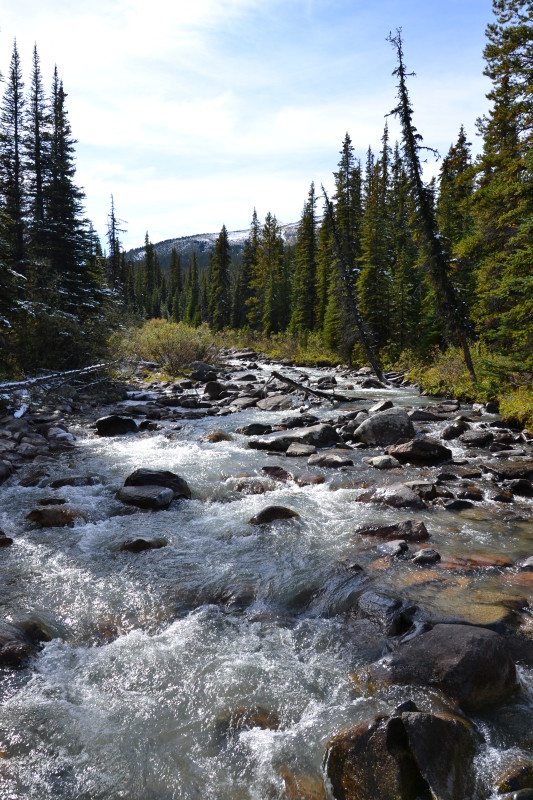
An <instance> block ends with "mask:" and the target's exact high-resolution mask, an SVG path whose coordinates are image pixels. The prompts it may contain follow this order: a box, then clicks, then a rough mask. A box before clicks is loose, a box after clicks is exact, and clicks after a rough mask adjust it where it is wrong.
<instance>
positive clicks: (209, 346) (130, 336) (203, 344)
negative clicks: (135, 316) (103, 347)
mask: <svg viewBox="0 0 533 800" xmlns="http://www.w3.org/2000/svg"><path fill="white" fill-rule="evenodd" d="M110 349H111V352H112V353H113V355H114V356H115V357H116V358H125V359H128V360H132V361H155V362H156V363H157V364H159V366H160V367H161V369H163V370H165V372H167V373H168V374H169V375H179V374H180V372H182V370H183V369H184V368H185V367H187V366H188V365H189V364H190V363H191V361H210V360H212V359H214V358H216V355H217V352H218V347H217V343H216V341H215V337H214V336H213V334H212V333H211V331H210V330H209V328H208V327H207V325H200V327H198V328H191V327H189V326H188V325H185V324H184V323H183V322H177V323H176V322H169V321H168V320H165V319H150V320H148V321H147V322H145V323H144V324H143V325H142V327H140V328H136V327H131V328H128V329H127V330H125V331H124V330H122V331H117V332H116V333H114V334H113V336H112V337H111V340H110Z"/></svg>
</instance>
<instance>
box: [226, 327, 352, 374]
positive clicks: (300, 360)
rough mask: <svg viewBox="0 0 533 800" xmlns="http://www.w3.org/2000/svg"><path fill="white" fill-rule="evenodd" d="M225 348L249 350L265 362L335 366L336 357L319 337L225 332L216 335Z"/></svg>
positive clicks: (257, 332)
mask: <svg viewBox="0 0 533 800" xmlns="http://www.w3.org/2000/svg"><path fill="white" fill-rule="evenodd" d="M217 341H218V343H219V344H220V345H221V346H224V347H234V346H235V347H251V348H253V349H254V350H256V351H257V352H259V353H263V354H264V355H265V356H267V357H268V358H273V359H277V360H281V361H291V362H294V363H295V364H299V365H301V366H309V367H313V366H324V367H327V366H336V365H337V364H338V363H339V355H338V353H336V352H335V351H333V350H331V349H329V348H328V347H327V346H326V345H325V344H324V342H323V340H322V336H321V335H320V334H318V333H312V332H311V333H309V332H307V333H303V334H301V335H299V336H295V335H291V334H289V333H287V332H285V333H276V334H272V335H271V336H264V335H263V334H261V333H260V332H259V331H252V330H250V328H243V329H241V330H237V331H236V330H225V331H223V332H222V333H220V334H218V335H217Z"/></svg>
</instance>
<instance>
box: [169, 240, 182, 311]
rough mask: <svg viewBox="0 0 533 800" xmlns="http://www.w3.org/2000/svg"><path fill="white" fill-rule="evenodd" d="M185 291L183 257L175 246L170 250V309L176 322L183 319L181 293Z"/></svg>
mask: <svg viewBox="0 0 533 800" xmlns="http://www.w3.org/2000/svg"><path fill="white" fill-rule="evenodd" d="M182 292H183V285H182V277H181V257H180V256H179V254H178V251H177V250H176V248H175V247H173V248H172V250H171V252H170V267H169V281H168V310H169V315H170V318H171V319H172V320H173V321H174V322H179V321H180V319H181V295H182Z"/></svg>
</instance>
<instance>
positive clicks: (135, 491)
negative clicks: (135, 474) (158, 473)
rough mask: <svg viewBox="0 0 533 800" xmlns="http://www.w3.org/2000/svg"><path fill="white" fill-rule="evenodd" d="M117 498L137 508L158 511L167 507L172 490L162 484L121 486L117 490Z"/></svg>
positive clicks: (172, 493)
mask: <svg viewBox="0 0 533 800" xmlns="http://www.w3.org/2000/svg"><path fill="white" fill-rule="evenodd" d="M117 499H118V500H121V501H122V502H123V503H127V504H128V505H131V506H136V507H137V508H150V509H152V510H153V511H160V510H162V509H165V508H168V507H169V505H170V504H171V502H172V501H173V500H174V492H173V490H172V489H168V488H166V487H163V486H123V487H122V489H119V490H118V492H117Z"/></svg>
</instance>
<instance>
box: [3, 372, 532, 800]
mask: <svg viewBox="0 0 533 800" xmlns="http://www.w3.org/2000/svg"><path fill="white" fill-rule="evenodd" d="M285 371H286V372H287V374H293V375H296V373H291V372H290V371H287V370H285ZM301 372H302V370H298V374H299V373H301ZM308 372H309V373H310V374H311V376H312V377H316V375H317V374H323V373H314V372H313V371H312V370H311V371H308ZM339 388H340V389H342V386H341V387H339ZM353 394H354V396H355V395H356V396H357V398H360V400H358V401H354V404H353V405H350V404H348V405H343V406H341V407H340V408H337V409H332V407H331V406H329V405H328V404H327V403H326V404H324V405H320V406H317V407H314V408H312V409H311V411H312V412H313V413H314V414H316V415H317V416H319V417H320V418H321V419H324V420H326V419H332V418H335V417H336V416H338V414H339V413H342V412H344V411H349V410H353V409H357V408H361V407H363V406H365V405H366V407H367V408H368V407H369V405H372V404H373V403H374V402H375V401H376V400H378V399H380V398H381V397H383V396H384V394H385V395H386V397H387V398H388V399H391V400H392V401H393V403H394V404H395V405H405V406H427V405H428V404H430V403H431V401H429V400H428V398H422V397H419V396H418V395H417V393H416V392H415V391H414V390H412V389H391V390H387V391H386V393H384V392H383V391H379V390H360V389H358V390H357V391H356V392H354V393H353ZM134 408H135V403H131V407H130V411H131V412H132V415H133V416H135V413H134ZM298 413H299V411H298V409H297V408H295V410H294V411H292V412H291V411H289V412H287V411H284V412H260V411H258V410H257V409H253V408H252V409H249V410H247V411H243V412H240V413H237V414H232V415H229V416H226V417H216V418H213V417H204V418H200V419H187V420H183V421H181V422H180V425H181V428H180V429H177V428H178V427H179V426H177V425H176V423H172V422H168V423H163V427H162V429H161V430H160V431H154V432H146V433H142V434H135V435H127V436H121V437H120V436H118V437H113V438H99V437H97V436H95V435H94V432H93V431H92V430H90V428H89V427H88V426H87V425H86V424H83V425H82V424H81V423H80V424H79V425H78V426H77V427H76V426H74V425H73V426H72V427H71V430H72V432H73V433H74V434H75V435H76V437H77V441H76V447H75V449H74V450H72V451H69V452H66V453H61V454H60V455H58V456H57V459H56V460H55V461H54V463H53V464H52V473H53V477H64V476H68V475H94V476H97V482H96V481H95V483H94V485H92V486H84V487H79V488H76V487H72V486H67V487H64V488H62V489H58V490H55V491H53V490H51V489H50V488H46V487H45V486H35V487H32V488H24V487H22V486H20V485H18V484H16V483H13V482H11V481H8V482H7V483H6V484H4V485H3V486H2V487H1V488H0V527H1V528H2V529H3V530H4V531H5V533H6V534H7V535H11V536H13V538H14V540H15V543H14V545H13V546H12V547H10V548H9V549H5V550H3V551H2V552H1V553H0V556H1V567H2V582H1V585H0V602H1V604H2V608H3V618H4V619H5V620H7V621H12V622H20V621H28V620H34V621H37V622H38V623H39V624H40V625H41V627H44V628H45V629H46V630H47V631H48V633H49V635H50V638H51V640H50V641H49V642H47V643H45V644H44V646H43V647H42V649H41V650H40V652H39V653H38V655H37V656H36V657H35V658H34V659H32V660H31V662H30V664H29V666H28V667H26V668H24V669H22V670H18V671H11V670H4V671H2V672H0V696H1V705H0V797H2V798H3V800H20V799H21V798H35V799H36V800H49V799H50V800H51V798H54V799H55V800H74V799H75V800H104V798H105V800H119V798H121V799H122V798H124V800H177V799H178V798H179V800H196V798H198V800H200V798H201V799H202V800H268V799H270V798H272V799H273V800H274V799H276V798H279V799H280V800H281V798H286V797H288V796H289V795H288V793H287V790H286V786H287V783H286V777H287V775H306V776H308V777H309V781H310V785H313V786H315V785H319V784H320V781H321V777H322V772H321V762H322V757H323V753H324V748H325V744H326V742H327V741H328V739H329V738H330V737H331V736H332V735H333V734H334V733H336V732H338V731H339V730H341V729H342V728H344V727H346V726H349V725H353V724H355V723H357V722H360V721H362V720H364V719H367V718H371V717H373V716H374V715H375V714H376V713H391V711H392V710H393V709H394V708H395V706H396V705H397V704H398V703H399V702H401V701H402V700H404V699H406V698H407V697H412V698H414V699H415V700H416V702H417V703H418V704H419V706H420V707H421V708H427V709H429V708H431V707H436V706H435V704H437V705H438V702H439V701H438V700H436V699H435V698H434V697H432V696H431V695H428V694H427V693H424V692H422V691H417V690H414V689H412V688H407V687H402V688H398V687H396V688H393V689H389V690H387V691H382V692H380V693H378V694H377V695H374V696H365V695H363V694H362V693H361V691H360V690H359V689H358V688H357V686H356V684H355V683H354V682H353V680H352V679H351V675H352V674H353V672H354V671H355V670H356V669H357V668H358V667H360V666H362V665H364V664H366V663H369V662H370V661H373V660H375V659H377V658H379V657H381V655H383V654H385V653H386V652H387V651H388V650H389V649H390V645H391V641H390V640H387V638H386V637H385V636H384V635H383V634H380V633H379V632H377V631H376V629H375V628H374V627H373V626H372V625H371V624H370V623H369V621H368V620H362V619H357V618H356V617H355V615H354V614H353V613H350V609H351V608H353V606H354V604H355V600H356V598H357V596H358V594H360V593H361V592H362V591H363V590H364V589H368V588H374V589H376V590H378V591H382V592H384V593H386V594H390V595H394V596H399V597H401V598H404V599H407V600H411V601H412V602H413V603H417V604H418V605H419V606H421V607H422V608H423V609H424V610H425V611H426V612H427V613H429V614H433V615H434V616H435V617H438V618H440V619H451V618H454V619H464V620H466V621H473V622H479V621H480V620H481V622H482V623H483V624H485V623H486V624H491V623H492V622H493V621H494V620H497V619H499V616H498V615H500V616H501V609H502V606H503V607H505V608H508V609H510V613H511V612H512V610H513V609H517V608H519V609H521V614H522V624H529V625H530V624H531V623H530V617H528V613H530V611H531V605H529V609H528V607H527V601H529V603H531V595H530V594H529V596H528V591H530V588H528V587H531V583H530V582H529V583H527V582H524V581H523V578H522V577H521V576H520V573H518V572H517V571H513V570H509V569H507V570H503V569H498V568H495V567H491V568H487V569H482V568H480V569H477V570H469V571H468V570H466V571H461V570H457V569H456V570H455V571H454V570H450V571H446V570H440V571H439V570H435V569H429V568H421V567H416V566H415V565H413V564H411V563H409V562H406V561H398V562H391V561H390V560H389V561H387V560H386V559H384V558H379V557H377V555H376V545H375V544H369V543H368V542H367V541H366V542H365V541H363V538H362V537H360V536H358V535H356V534H354V531H355V530H356V529H357V528H358V527H360V526H361V525H364V524H366V523H369V522H380V523H389V522H395V521H401V520H403V519H409V518H416V519H417V520H418V519H420V520H423V521H424V522H425V524H426V526H427V528H428V530H429V532H430V535H431V540H430V541H431V546H432V547H434V548H435V549H437V550H438V551H439V553H440V554H441V555H442V557H443V559H446V558H448V559H456V560H460V559H466V558H472V557H478V558H480V559H483V558H486V559H487V558H488V559H489V560H491V559H492V560H493V559H495V558H498V557H503V558H504V559H506V560H507V561H510V562H513V563H514V562H515V561H516V560H517V559H519V558H523V557H524V556H528V555H530V553H531V541H532V538H533V537H532V528H531V509H532V502H531V500H530V499H527V498H516V501H515V503H513V504H512V506H502V505H501V504H497V503H494V502H491V501H484V502H483V503H480V504H478V505H476V507H475V508H474V509H472V510H467V511H463V512H460V513H459V512H457V513H453V512H450V511H446V510H444V509H439V508H437V509H435V508H431V509H428V510H427V511H422V512H414V513H413V512H409V511H406V510H395V509H387V508H384V507H383V506H376V505H372V504H370V503H361V502H357V497H358V494H359V493H360V492H361V489H362V488H363V487H365V486H370V485H373V484H375V483H376V482H377V483H380V482H381V483H385V482H392V481H400V480H401V481H405V480H410V479H414V478H417V479H420V477H421V475H422V476H423V474H424V470H421V469H414V468H409V467H404V468H402V469H401V470H393V471H392V473H393V474H391V472H390V471H387V473H385V472H383V471H378V470H375V469H372V468H370V467H369V466H368V465H367V464H365V463H364V462H363V461H362V458H363V457H364V456H370V455H376V454H378V453H380V452H382V451H381V450H379V449H377V448H376V449H375V450H374V449H372V448H370V449H368V450H355V451H353V452H352V453H351V456H352V457H353V459H354V464H355V466H354V467H353V468H348V469H344V470H336V469H318V468H315V469H314V470H313V472H315V473H316V474H319V475H322V476H323V477H324V479H325V480H324V483H323V484H321V485H312V486H304V487H299V486H298V485H297V484H296V483H294V482H293V481H290V482H289V483H286V484H285V483H280V482H275V481H273V480H271V479H270V478H268V477H265V475H263V474H262V472H261V469H262V467H263V466H268V465H270V466H274V465H279V466H282V467H284V468H285V469H287V470H289V471H291V472H294V473H301V472H305V471H307V468H306V465H305V459H288V458H286V457H285V455H284V454H278V455H269V454H267V453H265V452H261V451H256V450H252V449H250V448H248V446H247V442H248V439H247V437H246V436H244V435H242V434H239V433H236V429H237V428H240V427H241V426H243V425H246V424H248V423H251V422H256V421H261V422H269V423H271V424H276V423H278V422H279V421H280V420H281V419H282V418H285V417H287V416H291V415H292V414H298ZM442 425H443V423H431V424H427V425H426V424H424V426H423V427H424V428H426V429H427V430H428V431H429V433H430V434H432V433H436V432H437V431H438V429H439V426H440V427H442ZM417 426H418V427H419V426H420V423H417ZM214 429H216V430H221V431H225V432H226V433H228V434H230V436H231V440H230V441H221V442H217V443H209V442H206V441H202V437H203V436H204V435H205V434H206V433H208V432H209V431H212V430H214ZM452 449H453V451H454V456H456V457H459V456H461V455H464V450H462V449H461V447H460V446H459V445H456V444H454V443H452ZM140 466H143V467H151V468H158V469H168V470H171V471H172V472H175V473H178V474H179V475H181V476H182V477H184V478H185V479H186V480H187V482H188V484H189V486H190V487H191V490H192V500H183V501H177V502H173V503H172V505H171V506H170V508H169V509H168V510H166V511H160V512H147V513H143V512H139V513H135V514H131V515H130V514H127V515H114V514H116V512H117V511H118V510H119V509H120V508H122V505H121V504H120V503H119V502H118V501H117V500H116V499H115V493H116V491H117V489H118V488H119V487H120V486H122V485H123V482H124V479H125V478H126V476H127V475H129V474H130V473H131V472H133V470H135V469H136V468H138V467H140ZM242 476H249V477H250V478H251V479H260V480H261V481H262V483H263V484H264V486H265V487H266V489H267V491H266V492H265V494H246V493H243V491H242V485H240V484H241V483H242V481H243V480H244V481H246V480H247V479H246V478H243V477H242ZM50 496H56V497H62V498H65V499H66V500H67V502H68V504H69V505H70V506H72V507H74V508H76V509H77V510H79V511H81V512H83V514H84V515H85V519H84V520H81V519H78V520H77V521H76V523H75V524H74V526H73V527H71V528H50V529H31V528H30V526H29V525H28V523H27V522H26V521H25V515H26V514H27V513H28V512H29V511H30V510H31V509H32V508H35V507H36V505H37V503H38V502H39V500H41V499H42V498H46V497H50ZM267 505H283V506H287V507H289V508H291V509H293V510H295V511H297V512H298V514H299V515H300V519H297V520H294V521H292V520H290V521H287V522H283V523H276V524H273V525H268V526H253V525H250V524H249V522H248V521H249V520H250V518H251V517H252V516H253V515H254V514H256V513H257V512H258V511H260V510H261V509H262V508H264V507H265V506H267ZM136 537H144V538H156V537H162V538H164V539H165V540H166V541H167V543H168V544H167V546H165V547H163V548H161V549H156V550H150V551H147V552H142V553H139V554H133V553H129V552H122V551H120V549H119V548H120V545H121V543H122V542H124V541H125V540H128V539H132V538H136ZM354 562H356V563H357V564H359V565H360V566H361V567H362V568H363V571H358V570H354V569H351V565H353V563H354ZM524 598H526V602H525V603H524ZM524 608H525V611H524ZM528 619H529V621H528ZM524 620H525V621H524ZM519 673H520V681H521V692H520V694H519V695H518V696H516V697H515V698H513V699H512V700H510V701H509V702H508V703H506V704H504V705H502V706H499V707H498V708H497V709H494V710H491V711H490V712H484V713H483V714H479V715H477V716H474V717H473V721H474V724H475V725H476V727H477V729H478V732H479V734H480V742H481V743H480V746H479V753H478V756H477V760H476V763H477V770H478V776H479V792H480V795H479V796H480V797H485V798H486V797H489V796H492V795H491V788H490V786H491V783H492V780H493V778H494V776H495V775H496V774H497V773H498V771H501V768H502V767H504V766H505V764H506V763H507V762H509V761H512V760H513V759H516V758H520V757H521V756H523V755H524V754H527V753H528V751H530V750H531V748H532V747H533V738H532V734H531V729H532V725H531V720H532V710H533V671H532V670H531V669H528V668H526V667H520V668H519ZM239 709H248V710H250V709H252V711H254V710H255V711H256V712H257V713H258V714H262V713H265V714H267V716H268V714H270V715H271V718H275V719H276V724H275V725H266V726H265V725H262V726H253V725H251V726H249V727H247V726H244V727H243V728H242V729H240V728H232V726H231V725H228V721H229V720H230V718H231V715H232V714H233V715H235V714H236V713H237V714H238V713H239ZM263 710H264V711H263ZM267 712H268V713H267ZM272 715H273V716H272ZM292 796H296V795H292ZM316 796H317V797H319V796H321V795H320V794H317V795H316ZM465 800H466V799H465Z"/></svg>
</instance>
